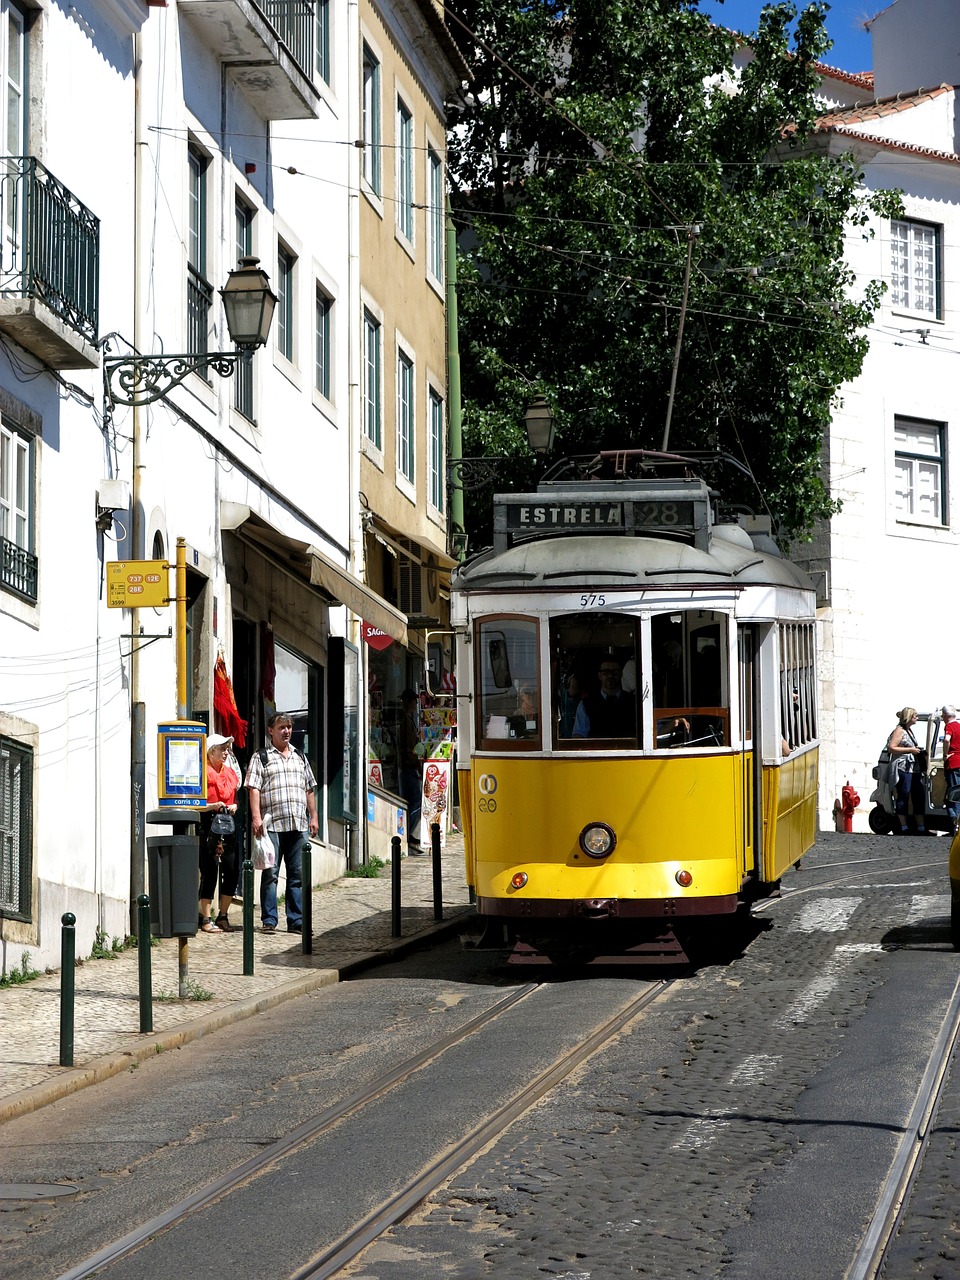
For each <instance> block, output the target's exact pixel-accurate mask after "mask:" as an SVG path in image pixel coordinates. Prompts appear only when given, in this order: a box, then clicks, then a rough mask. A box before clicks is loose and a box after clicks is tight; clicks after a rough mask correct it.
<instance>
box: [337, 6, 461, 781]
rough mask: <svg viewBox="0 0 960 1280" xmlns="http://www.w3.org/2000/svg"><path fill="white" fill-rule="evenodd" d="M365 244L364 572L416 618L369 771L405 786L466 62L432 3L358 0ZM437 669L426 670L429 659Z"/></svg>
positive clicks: (381, 716) (384, 652)
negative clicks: (454, 148) (455, 106)
mask: <svg viewBox="0 0 960 1280" xmlns="http://www.w3.org/2000/svg"><path fill="white" fill-rule="evenodd" d="M359 43H360V48H359V51H358V52H359V57H360V59H361V75H360V92H361V104H360V106H361V110H360V116H361V119H360V125H361V137H362V142H363V146H362V151H361V157H360V199H359V206H360V207H359V243H360V264H359V272H360V295H361V297H360V300H361V317H360V321H361V338H360V349H359V353H358V355H359V376H360V383H361V396H360V411H361V424H360V433H359V434H360V448H361V459H360V490H361V498H360V501H361V507H362V509H363V512H364V521H363V523H364V537H363V552H364V560H365V565H364V576H365V579H366V582H367V584H368V585H369V586H370V587H371V588H372V589H373V590H374V591H376V592H377V593H378V594H379V595H381V596H383V597H384V598H385V599H387V600H388V601H390V602H391V603H393V604H395V605H396V606H397V607H398V608H399V609H400V610H401V612H403V613H405V614H406V615H407V616H408V619H409V624H408V643H407V645H406V647H404V646H403V645H402V644H401V643H400V642H394V643H392V644H391V643H389V642H387V641H386V640H384V643H385V647H384V648H379V649H378V648H376V647H374V645H370V646H368V647H367V660H368V683H367V688H368V695H369V713H370V722H369V728H370V735H369V746H370V752H369V755H370V759H371V762H373V763H375V764H379V766H380V768H379V769H377V770H376V771H375V772H374V774H373V778H374V780H375V781H381V782H382V784H383V786H384V787H385V788H386V789H387V790H388V791H390V792H394V793H396V792H398V790H399V788H398V779H397V776H396V726H397V723H398V717H399V697H400V693H401V692H402V690H403V689H405V688H407V687H410V688H413V689H415V690H417V691H418V692H419V691H421V690H422V689H423V688H424V686H425V685H427V686H429V687H432V688H438V687H439V686H440V683H441V681H442V677H443V675H444V674H445V673H449V671H450V667H451V660H450V656H449V655H450V645H449V638H448V637H446V636H443V637H441V636H437V637H436V638H435V639H434V638H432V637H431V636H430V634H429V633H430V632H433V631H442V630H444V629H445V627H446V625H447V618H448V612H449V611H448V604H447V599H448V593H447V583H448V580H449V568H450V566H451V564H452V563H453V562H452V561H451V559H450V558H449V556H448V554H447V502H448V498H447V486H446V452H445V451H446V428H447V332H446V305H445V277H446V264H445V261H444V258H445V243H446V236H445V208H444V206H445V186H446V179H445V141H444V137H445V131H446V120H445V113H444V102H445V100H446V99H447V98H448V97H449V96H450V95H451V93H453V92H454V91H455V90H456V89H457V88H459V86H460V85H461V84H462V83H463V81H464V80H465V79H467V78H468V75H469V73H468V69H467V67H466V65H465V63H464V62H463V59H462V57H461V55H460V53H459V51H458V49H457V46H456V44H455V43H454V41H453V39H452V36H451V34H450V32H449V30H448V29H447V27H446V25H445V23H444V19H443V6H442V4H436V3H434V2H433V0H364V2H363V3H361V6H360V42H359ZM425 660H426V661H427V662H428V664H429V666H428V668H427V669H428V671H429V674H428V675H427V676H426V678H425V675H424V671H425V668H424V661H425Z"/></svg>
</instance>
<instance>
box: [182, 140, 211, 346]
mask: <svg viewBox="0 0 960 1280" xmlns="http://www.w3.org/2000/svg"><path fill="white" fill-rule="evenodd" d="M209 164H210V162H209V159H208V157H207V156H206V155H205V154H204V153H203V152H202V151H201V150H200V148H199V147H198V146H196V145H194V143H190V144H189V146H188V147H187V350H188V351H189V352H190V353H191V355H205V354H206V352H207V340H208V335H209V332H210V308H211V306H212V304H213V286H212V285H211V284H210V283H209V281H208V280H207V278H206V276H207V171H208V169H209Z"/></svg>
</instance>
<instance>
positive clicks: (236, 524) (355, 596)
mask: <svg viewBox="0 0 960 1280" xmlns="http://www.w3.org/2000/svg"><path fill="white" fill-rule="evenodd" d="M244 513H245V514H244ZM221 527H222V528H224V529H232V530H233V532H234V533H235V534H236V536H237V537H239V538H240V539H241V541H243V542H247V543H249V544H250V545H251V546H252V547H254V548H255V549H256V550H257V551H260V552H261V553H262V554H265V555H267V556H268V557H269V558H270V559H272V560H275V561H278V562H279V563H280V564H282V565H283V566H284V567H285V568H287V569H288V570H290V572H292V573H294V574H296V575H297V576H298V577H300V578H303V580H304V581H305V582H308V583H309V584H310V585H311V586H312V587H315V588H317V589H319V590H320V591H322V592H323V594H324V595H325V596H327V597H328V598H329V600H330V601H331V603H336V604H343V605H346V607H347V608H348V609H350V610H351V611H352V612H353V613H355V614H356V615H357V616H358V617H360V618H363V620H364V621H365V622H369V623H370V625H371V626H372V627H376V628H377V629H378V630H380V631H383V632H385V633H386V634H387V635H388V636H392V638H393V639H394V640H398V641H399V642H400V643H401V644H404V645H405V644H406V643H407V618H406V614H403V613H401V612H400V610H399V609H395V608H394V606H393V605H392V604H390V603H389V602H388V601H387V600H384V598H383V597H382V596H379V595H377V593H376V592H375V591H371V590H370V588H369V587H368V586H367V585H366V583H365V582H361V581H360V579H359V578H355V577H354V576H353V574H351V573H349V572H348V570H346V569H345V568H343V566H342V565H338V564H337V563H336V561H335V560H332V559H331V558H330V557H329V556H328V555H326V554H324V552H322V551H321V550H320V549H319V548H318V547H315V546H313V545H312V544H311V543H308V542H301V541H299V540H298V539H296V538H289V537H287V536H286V535H285V534H283V533H281V532H280V531H279V530H278V529H274V528H273V526H272V525H269V524H267V522H266V521H265V520H263V519H262V518H261V517H260V516H258V515H255V514H254V513H253V512H251V511H250V508H249V507H244V506H241V505H240V504H238V503H226V502H225V503H222V504H221Z"/></svg>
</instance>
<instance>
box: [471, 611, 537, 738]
mask: <svg viewBox="0 0 960 1280" xmlns="http://www.w3.org/2000/svg"><path fill="white" fill-rule="evenodd" d="M539 634H540V631H539V626H538V624H537V622H536V621H535V620H534V619H532V618H518V617H510V616H507V617H502V616H501V617H496V618H485V619H484V620H483V621H481V622H480V624H479V627H478V629H477V641H478V644H477V668H478V671H477V675H478V680H477V687H478V690H479V694H480V696H479V698H478V699H477V704H478V714H479V718H480V720H479V725H478V730H479V732H478V737H479V740H480V742H481V743H482V744H483V746H484V747H485V749H487V750H491V749H497V750H499V749H502V748H503V747H505V746H509V747H516V748H518V749H519V750H523V749H528V750H529V749H531V748H536V747H539V746H540V743H541V713H540V655H539Z"/></svg>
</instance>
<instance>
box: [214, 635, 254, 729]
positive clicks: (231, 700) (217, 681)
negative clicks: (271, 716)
mask: <svg viewBox="0 0 960 1280" xmlns="http://www.w3.org/2000/svg"><path fill="white" fill-rule="evenodd" d="M213 711H214V715H215V717H216V724H217V728H218V729H219V730H220V731H221V732H222V733H223V734H225V735H226V736H227V737H229V738H233V740H234V742H235V743H236V744H237V746H238V747H245V746H246V745H247V722H246V720H244V719H243V718H242V716H241V715H240V712H239V710H238V709H237V700H236V698H235V696H234V693H233V682H232V681H231V679H230V677H229V675H228V674H227V664H226V663H225V662H224V660H223V654H220V655H219V657H218V658H217V661H216V665H215V666H214V668H213Z"/></svg>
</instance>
